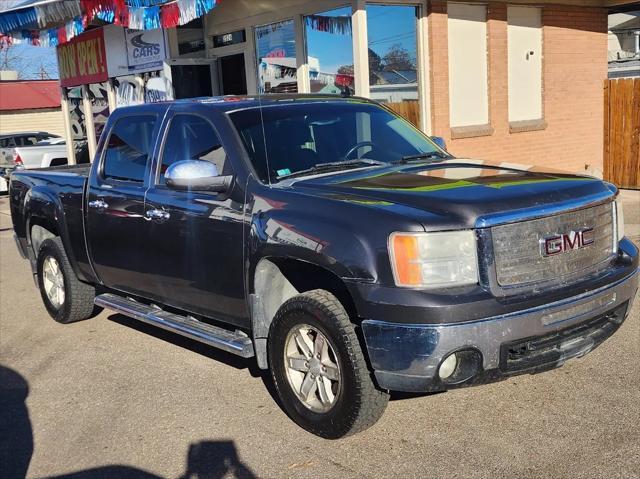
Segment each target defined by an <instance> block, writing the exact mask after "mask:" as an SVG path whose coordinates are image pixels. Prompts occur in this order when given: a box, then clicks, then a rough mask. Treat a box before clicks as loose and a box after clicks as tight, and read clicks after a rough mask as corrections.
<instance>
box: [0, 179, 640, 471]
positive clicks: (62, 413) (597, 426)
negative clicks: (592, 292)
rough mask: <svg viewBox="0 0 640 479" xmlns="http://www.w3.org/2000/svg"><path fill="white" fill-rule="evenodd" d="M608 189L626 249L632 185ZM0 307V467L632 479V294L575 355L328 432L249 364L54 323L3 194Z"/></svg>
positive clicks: (147, 334)
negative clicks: (592, 342) (287, 408)
mask: <svg viewBox="0 0 640 479" xmlns="http://www.w3.org/2000/svg"><path fill="white" fill-rule="evenodd" d="M623 196H624V198H625V206H626V208H625V213H626V220H627V235H628V236H630V237H632V238H633V239H634V240H635V241H636V242H637V243H638V242H640V241H639V240H640V192H630V191H626V192H623ZM0 316H1V318H0V457H3V455H4V457H5V458H7V459H9V460H8V461H6V462H5V463H4V464H3V463H2V462H0V477H21V476H22V475H24V472H20V471H25V470H27V472H26V475H27V476H28V477H51V476H55V477H58V476H64V477H72V478H99V477H109V478H111V477H114V478H138V477H140V478H147V477H148V478H152V477H163V478H178V477H180V478H201V479H205V478H221V477H268V478H279V477H305V478H308V477H315V478H333V477H336V478H338V477H339V478H344V477H376V478H377V477H421V478H422V477H436V478H444V477H446V478H449V477H461V478H462V477H521V478H528V477H536V478H537V477H556V478H558V477H567V478H569V477H571V478H575V477H581V478H596V477H603V478H604V477H606V478H615V477H619V478H630V477H640V476H639V474H640V300H639V301H636V304H635V307H634V309H633V311H632V312H631V315H630V317H629V318H628V319H627V321H626V322H625V324H624V325H623V326H622V327H621V329H620V330H619V331H618V332H617V333H616V334H615V335H614V336H613V337H612V338H611V339H610V340H608V341H607V342H605V343H604V344H603V345H602V346H601V347H600V348H598V349H596V350H595V351H593V352H592V353H591V354H589V355H587V356H586V357H584V358H581V359H576V360H573V361H570V362H569V363H567V364H566V365H565V366H564V367H562V368H560V369H557V370H554V371H551V372H547V373H544V374H540V375H537V376H519V377H515V378H513V379H510V380H507V381H504V382H501V383H496V384H491V385H486V386H481V387H476V388H470V389H462V390H456V391H453V392H448V393H445V394H437V395H430V396H420V397H413V396H412V397H408V396H396V397H394V398H393V400H392V401H391V402H390V404H389V407H388V408H387V411H386V413H385V415H384V416H383V418H382V419H381V420H380V422H379V423H378V424H376V425H375V426H374V427H372V428H371V429H369V430H367V431H365V432H364V433H362V434H360V435H357V436H354V437H350V438H347V439H343V440H339V441H327V440H323V439H320V438H317V437H315V436H313V435H311V434H309V433H306V432H305V431H303V430H302V429H300V428H299V427H298V426H296V425H295V424H294V423H293V422H292V421H291V420H289V419H288V418H287V416H286V415H285V414H284V413H283V412H282V410H281V409H280V408H279V407H278V405H277V403H276V402H275V400H274V399H273V397H272V396H271V393H270V389H269V388H268V387H265V382H266V383H267V384H268V381H267V380H266V379H264V378H263V376H261V375H260V374H259V371H258V370H257V368H255V367H254V365H253V362H252V361H248V360H247V361H245V360H241V359H237V358H235V357H233V356H230V355H227V354H225V353H221V352H217V351H215V350H212V349H208V348H206V347H203V346H200V345H198V344H197V343H193V342H190V341H188V340H186V339H182V338H180V337H178V336H175V335H173V334H170V333H166V332H163V331H160V330H156V329H154V328H152V327H147V326H145V325H142V324H138V323H136V322H135V321H133V320H130V319H128V318H126V317H123V316H120V315H116V314H112V313H109V312H103V313H102V314H101V315H100V316H98V317H97V318H94V319H92V320H88V321H84V322H81V323H76V324H72V325H68V326H63V325H59V324H57V323H55V322H54V321H53V320H51V319H50V318H49V316H48V315H47V313H46V311H45V309H44V306H43V305H42V303H41V301H40V297H39V293H38V291H37V290H36V288H35V286H34V284H33V280H32V279H31V274H30V270H29V266H28V264H27V262H26V261H23V260H22V259H20V257H19V256H18V253H17V250H16V248H15V245H14V244H13V240H12V230H11V221H10V217H9V216H8V200H7V198H6V197H2V198H0ZM3 450H4V451H3ZM27 467H28V469H26V468H27Z"/></svg>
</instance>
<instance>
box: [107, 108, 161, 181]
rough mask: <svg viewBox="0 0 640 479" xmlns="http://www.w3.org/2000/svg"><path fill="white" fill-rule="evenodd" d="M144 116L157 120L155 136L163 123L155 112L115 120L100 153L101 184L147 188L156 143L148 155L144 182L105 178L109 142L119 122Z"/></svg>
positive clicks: (119, 117)
mask: <svg viewBox="0 0 640 479" xmlns="http://www.w3.org/2000/svg"><path fill="white" fill-rule="evenodd" d="M143 116H149V117H153V118H154V119H155V123H154V127H153V132H152V136H155V135H154V133H155V132H156V131H157V129H158V121H160V122H162V119H161V118H160V116H161V115H158V114H157V113H153V112H140V113H131V114H128V115H122V116H118V118H116V119H115V121H114V123H113V125H112V126H111V127H110V128H109V134H108V135H107V136H106V137H105V141H104V144H103V147H102V151H101V152H100V163H99V165H98V170H97V178H98V179H99V181H100V183H109V184H114V185H128V186H146V184H147V180H148V177H149V175H147V174H146V173H147V171H149V169H150V167H151V165H152V163H153V153H154V152H155V142H153V141H152V142H151V145H150V148H149V153H148V157H147V164H146V166H145V178H143V179H142V181H137V180H124V179H121V178H113V177H108V176H105V174H104V164H105V161H106V157H107V150H108V149H109V141H110V140H111V135H112V134H113V131H114V130H115V127H116V126H117V125H118V122H120V121H122V120H125V119H129V120H130V119H131V118H136V117H143Z"/></svg>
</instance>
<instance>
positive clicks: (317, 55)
mask: <svg viewBox="0 0 640 479" xmlns="http://www.w3.org/2000/svg"><path fill="white" fill-rule="evenodd" d="M304 19H305V32H306V42H307V63H308V65H309V80H310V84H311V92H312V93H326V94H334V95H339V94H341V93H346V92H348V93H349V94H353V93H354V80H353V43H352V41H353V40H352V38H351V7H342V8H336V9H334V10H330V11H327V12H322V13H318V14H315V15H307V16H306V17H304Z"/></svg>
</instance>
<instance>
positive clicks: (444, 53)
mask: <svg viewBox="0 0 640 479" xmlns="http://www.w3.org/2000/svg"><path fill="white" fill-rule="evenodd" d="M109 1H113V4H114V11H115V16H114V15H112V16H111V17H109V16H106V15H99V14H95V12H94V14H93V15H90V18H89V21H88V22H85V23H86V27H85V30H84V31H83V33H80V34H78V35H77V36H76V37H75V38H73V39H71V40H68V39H67V41H66V42H65V41H60V40H65V38H58V41H57V42H54V43H57V44H58V57H59V66H60V73H61V85H62V87H63V95H62V96H63V111H65V112H66V115H67V117H68V118H69V119H70V120H68V129H67V132H68V135H69V136H75V138H76V139H77V138H80V137H81V136H82V135H83V134H84V135H85V137H86V140H87V141H88V143H89V146H90V150H93V151H95V144H96V140H97V138H96V131H97V133H98V134H99V132H100V128H99V125H98V126H97V125H96V124H100V123H101V122H103V121H104V118H105V117H106V115H108V113H109V111H111V110H112V109H113V108H116V107H117V106H119V105H126V104H131V103H135V102H142V101H157V100H164V99H170V98H185V97H195V96H205V95H242V94H248V95H257V94H270V93H279V92H299V93H320V94H337V95H340V94H342V95H344V94H355V95H358V96H364V97H368V98H374V99H377V100H379V101H382V102H385V103H387V104H388V106H389V107H391V108H393V109H394V110H396V111H397V112H399V113H401V114H403V115H404V116H405V117H406V118H408V119H409V120H410V121H412V122H413V123H414V124H416V125H417V126H418V127H419V128H421V129H422V130H423V131H425V132H427V133H428V134H431V135H436V136H441V137H443V138H444V139H445V140H446V142H447V145H448V149H449V150H450V151H451V152H452V153H454V154H455V155H457V156H470V157H474V158H482V159H484V160H493V161H498V162H504V163H518V164H526V165H539V166H545V167H553V168H558V169H563V170H568V171H572V172H576V171H583V172H584V171H587V172H590V173H595V174H601V172H602V161H603V160H602V158H603V130H604V106H603V86H604V80H605V79H606V77H607V14H608V8H610V7H612V6H614V5H620V4H624V3H628V4H631V3H633V2H630V1H625V0H564V1H563V0H555V1H547V0H538V1H535V2H533V1H531V2H529V1H520V2H502V1H489V2H486V1H485V2H479V1H478V2H476V1H467V2H446V1H441V0H425V1H418V0H414V1H404V0H395V1H392V2H385V1H376V2H365V1H364V0H354V1H352V2H348V1H344V0H342V1H340V0H314V1H309V0H272V1H271V0H265V1H260V2H256V1H251V0H223V1H220V2H218V3H217V4H215V5H214V2H213V0H177V1H175V0H174V1H172V2H169V1H167V0H109ZM109 1H108V0H101V2H96V1H93V0H64V1H58V2H55V1H52V0H35V1H34V2H32V4H34V5H35V6H36V7H37V6H38V5H44V6H45V7H46V6H47V5H49V4H52V3H60V4H63V3H65V2H67V3H69V2H75V3H78V4H79V6H80V8H81V9H82V11H83V12H85V11H86V10H88V9H89V8H90V7H91V8H94V10H95V8H98V7H96V4H99V5H103V4H105V3H107V4H108V3H109ZM125 2H126V5H127V7H128V8H129V9H130V12H131V13H130V15H131V16H130V17H129V18H130V19H131V21H129V22H128V26H129V29H125V28H123V27H122V26H119V25H117V24H118V23H120V25H124V24H127V22H122V21H120V22H119V21H117V20H118V9H117V8H116V7H117V6H118V5H122V4H125ZM189 2H191V3H193V4H194V5H196V7H197V6H198V5H199V4H200V3H201V2H205V3H207V2H209V6H210V7H211V8H200V11H199V12H198V10H197V9H196V10H195V12H196V13H195V14H193V13H192V15H191V16H189V17H188V18H187V19H189V20H190V21H189V22H186V23H184V22H179V21H178V20H176V21H174V22H173V23H171V25H173V26H174V27H175V28H165V27H162V25H166V24H167V22H168V21H169V20H168V19H169V10H170V9H172V10H171V11H172V12H174V10H175V11H176V12H177V9H178V6H180V8H182V7H183V6H185V5H187V4H189ZM174 4H175V5H176V6H175V7H173V6H172V5H174ZM20 5H22V7H20ZM67 6H68V5H67ZM18 7H19V8H18ZM18 7H14V10H15V9H18V10H19V9H20V8H24V4H19V5H18ZM143 7H144V8H147V9H148V10H144V12H142V10H140V9H141V8H143ZM43 8H44V7H43ZM73 8H75V7H73ZM73 8H72V9H71V10H72V11H73ZM154 8H159V9H160V10H159V12H160V13H159V14H157V13H155V10H153V11H151V10H150V9H154ZM165 9H166V10H165ZM138 10H140V12H142V13H140V15H143V13H144V15H148V16H149V21H147V20H148V19H147V17H146V16H145V17H144V18H142V17H141V18H142V20H141V21H140V23H139V24H138V23H137V17H135V15H134V13H133V12H134V11H136V12H137V11H138ZM165 12H166V13H167V15H166V18H165V15H164V14H165ZM6 13H7V12H0V24H2V22H1V20H2V15H3V14H6ZM72 13H73V12H72ZM174 13H175V12H174ZM182 13H183V12H180V18H183V17H182ZM197 13H201V15H199V16H198V15H197ZM153 14H155V15H159V16H158V19H159V20H158V21H154V17H153V16H152V15H153ZM176 15H178V14H177V13H176ZM134 17H135V18H134ZM176 18H177V17H176ZM185 18H186V17H185ZM63 20H64V19H61V21H63ZM105 20H110V21H112V22H113V23H115V24H116V25H106V26H105V24H106V23H108V22H107V21H105ZM134 20H136V22H135V25H134ZM138 25H139V26H140V27H142V28H144V29H143V30H140V31H139V32H138V31H136V28H131V27H132V26H134V27H135V26H138ZM40 26H42V22H40ZM49 26H50V25H47V27H49ZM99 26H102V28H95V29H92V27H99ZM156 26H157V27H162V28H157V29H155V30H154V29H151V28H149V27H156ZM5 30H6V28H5ZM96 30H99V31H100V32H99V33H98V31H96ZM2 33H9V34H11V32H7V31H3V32H2ZM27 36H29V34H27ZM58 37H60V35H58ZM96 38H99V40H96ZM89 40H91V41H92V42H93V43H92V46H87V45H88V43H87V42H88V41H89ZM83 43H85V45H82V46H80V45H81V44H83ZM74 44H77V46H76V47H73V45H74ZM70 45H71V46H70ZM155 45H157V46H155ZM74 48H75V50H74ZM78 52H82V54H83V55H89V56H91V55H93V57H92V58H93V60H92V61H89V62H81V61H78V58H79V57H78V56H77V55H78ZM81 66H82V68H81ZM96 105H97V106H96ZM88 109H91V110H92V115H84V114H83V112H85V111H87V110H88ZM74 111H77V115H79V116H83V120H82V123H83V125H84V126H83V128H84V129H82V128H81V129H80V130H81V131H79V132H78V128H75V129H72V122H73V112H74ZM96 111H100V114H99V115H96Z"/></svg>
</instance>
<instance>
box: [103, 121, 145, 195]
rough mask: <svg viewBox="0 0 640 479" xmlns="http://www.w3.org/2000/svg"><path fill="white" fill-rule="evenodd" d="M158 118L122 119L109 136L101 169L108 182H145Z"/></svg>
mask: <svg viewBox="0 0 640 479" xmlns="http://www.w3.org/2000/svg"><path fill="white" fill-rule="evenodd" d="M155 123H156V116H155V115H138V116H126V117H123V118H120V119H119V120H118V121H117V122H116V124H115V125H114V126H113V128H112V129H111V132H110V133H109V140H108V141H107V145H106V151H105V153H104V160H103V166H102V176H103V177H104V178H105V179H113V180H120V181H133V182H137V183H143V182H144V177H145V171H146V169H147V164H148V162H149V158H150V156H151V150H152V148H153V130H154V128H155Z"/></svg>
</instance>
